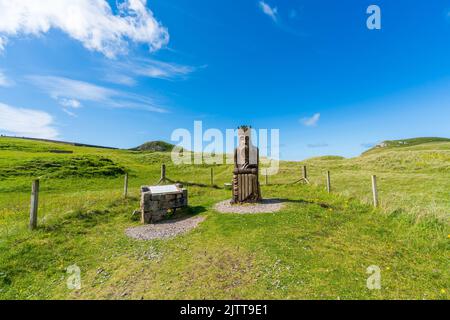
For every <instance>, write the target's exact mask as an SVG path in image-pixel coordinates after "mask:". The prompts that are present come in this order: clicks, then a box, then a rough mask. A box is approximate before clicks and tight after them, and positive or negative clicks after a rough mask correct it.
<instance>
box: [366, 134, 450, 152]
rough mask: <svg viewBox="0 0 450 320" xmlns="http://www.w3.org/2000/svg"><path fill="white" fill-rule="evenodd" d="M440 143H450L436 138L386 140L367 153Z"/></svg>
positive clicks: (447, 140) (444, 139) (446, 139)
mask: <svg viewBox="0 0 450 320" xmlns="http://www.w3.org/2000/svg"><path fill="white" fill-rule="evenodd" d="M440 142H450V139H448V138H436V137H428V138H412V139H402V140H386V141H383V142H381V143H379V144H377V145H376V146H375V147H373V148H371V149H369V150H367V151H366V152H372V151H379V150H384V149H386V148H400V147H401V148H405V147H412V146H417V145H422V144H427V143H440Z"/></svg>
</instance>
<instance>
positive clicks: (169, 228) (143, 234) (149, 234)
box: [125, 217, 205, 240]
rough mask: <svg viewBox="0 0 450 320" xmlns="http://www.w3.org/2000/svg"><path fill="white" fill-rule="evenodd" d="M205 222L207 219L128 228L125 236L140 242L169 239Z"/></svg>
mask: <svg viewBox="0 0 450 320" xmlns="http://www.w3.org/2000/svg"><path fill="white" fill-rule="evenodd" d="M204 220H205V217H191V218H181V219H174V220H166V221H161V222H158V223H155V224H146V225H144V226H139V227H133V228H128V229H127V230H125V234H126V235H127V236H129V237H131V238H134V239H138V240H152V239H168V238H173V237H175V236H177V235H179V234H183V233H186V232H188V231H190V230H192V229H194V228H195V227H197V226H198V225H199V223H201V222H202V221H204Z"/></svg>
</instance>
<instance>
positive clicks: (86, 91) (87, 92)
mask: <svg viewBox="0 0 450 320" xmlns="http://www.w3.org/2000/svg"><path fill="white" fill-rule="evenodd" d="M27 79H29V80H30V81H31V82H32V83H33V84H34V85H35V86H37V87H39V88H41V89H42V90H43V91H45V92H46V93H47V94H48V95H49V96H50V97H51V98H52V99H55V100H56V101H58V102H59V103H61V101H65V102H66V103H67V104H72V107H73V106H74V105H77V103H79V106H81V102H80V101H87V102H95V103H96V105H101V106H107V107H112V108H132V109H141V110H147V111H151V112H158V113H166V112H168V111H167V110H166V109H165V108H162V107H160V106H159V103H158V102H157V101H155V99H152V98H148V97H144V96H141V95H137V94H132V93H127V92H122V91H118V90H114V89H110V88H105V87H102V86H98V85H95V84H91V83H88V82H83V81H78V80H73V79H68V78H62V77H53V76H28V77H27ZM65 107H67V106H65Z"/></svg>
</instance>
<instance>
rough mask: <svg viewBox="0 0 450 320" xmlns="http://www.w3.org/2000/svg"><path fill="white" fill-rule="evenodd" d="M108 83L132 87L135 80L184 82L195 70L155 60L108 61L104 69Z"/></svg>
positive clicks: (194, 68)
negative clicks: (151, 79) (149, 79)
mask: <svg viewBox="0 0 450 320" xmlns="http://www.w3.org/2000/svg"><path fill="white" fill-rule="evenodd" d="M105 70H106V73H107V76H106V77H105V80H106V81H108V82H112V83H116V84H121V85H127V86H133V85H135V84H136V83H137V81H136V79H135V78H138V77H144V78H156V79H164V80H180V79H181V80H184V79H186V78H187V77H188V76H189V74H191V73H193V72H194V71H196V70H197V68H196V67H192V66H187V65H181V64H177V63H169V62H163V61H158V60H155V59H134V60H130V61H108V62H107V65H106V67H105Z"/></svg>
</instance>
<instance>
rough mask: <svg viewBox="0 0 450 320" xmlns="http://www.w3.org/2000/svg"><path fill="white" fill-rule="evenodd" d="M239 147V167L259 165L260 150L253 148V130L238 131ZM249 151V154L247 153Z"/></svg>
mask: <svg viewBox="0 0 450 320" xmlns="http://www.w3.org/2000/svg"><path fill="white" fill-rule="evenodd" d="M238 138H239V146H238V159H237V162H238V164H239V165H257V164H258V149H257V148H256V147H254V146H253V144H252V142H251V141H252V140H251V130H250V129H248V130H246V131H244V130H243V129H239V130H238ZM246 150H248V153H247V152H246Z"/></svg>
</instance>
